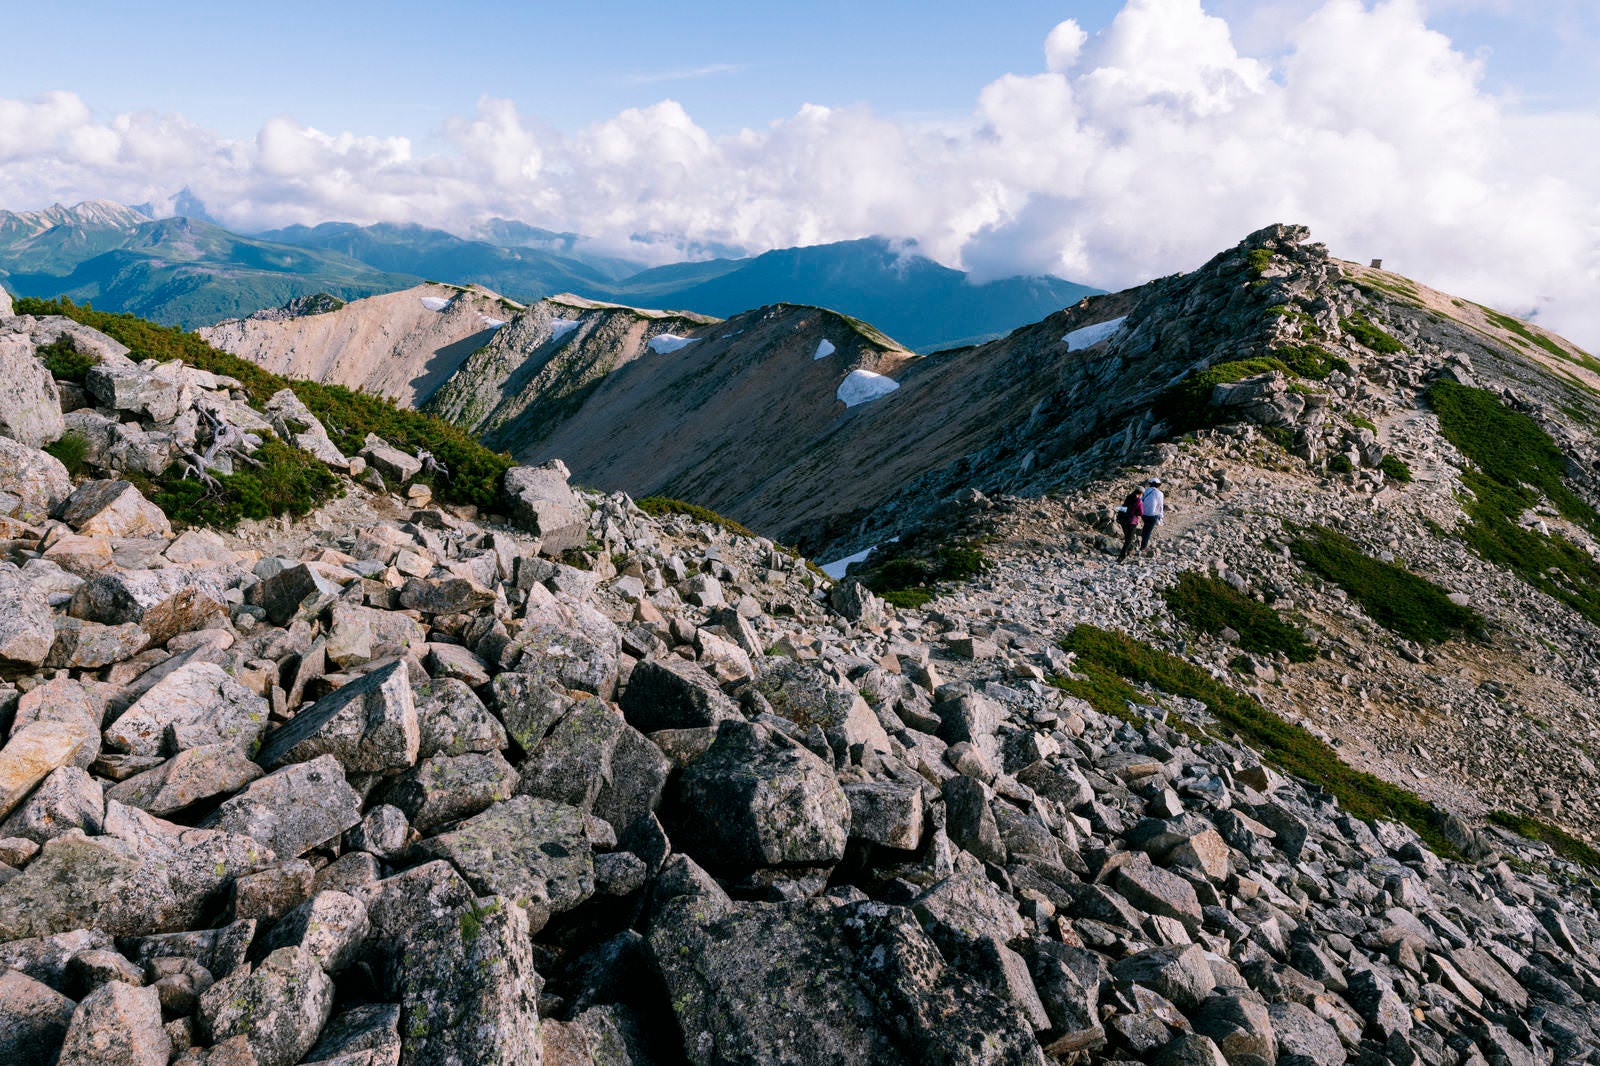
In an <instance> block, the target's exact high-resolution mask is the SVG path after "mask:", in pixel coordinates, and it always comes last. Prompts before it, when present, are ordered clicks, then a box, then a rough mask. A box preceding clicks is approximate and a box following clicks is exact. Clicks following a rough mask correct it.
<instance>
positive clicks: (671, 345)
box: [650, 333, 699, 355]
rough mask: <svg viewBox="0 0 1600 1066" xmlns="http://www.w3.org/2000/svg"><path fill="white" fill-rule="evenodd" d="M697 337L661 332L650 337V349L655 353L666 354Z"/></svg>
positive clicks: (693, 340)
mask: <svg viewBox="0 0 1600 1066" xmlns="http://www.w3.org/2000/svg"><path fill="white" fill-rule="evenodd" d="M698 339H699V338H698V337H680V336H678V335H677V334H676V333H663V334H661V335H660V336H657V337H651V338H650V350H651V351H652V352H655V353H656V354H657V355H666V354H667V353H668V352H675V351H677V350H678V349H679V348H682V347H684V346H685V345H689V344H693V343H694V342H695V341H696V340H698Z"/></svg>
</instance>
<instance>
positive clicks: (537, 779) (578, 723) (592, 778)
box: [517, 699, 628, 810]
mask: <svg viewBox="0 0 1600 1066" xmlns="http://www.w3.org/2000/svg"><path fill="white" fill-rule="evenodd" d="M627 728H628V725H627V723H626V722H624V721H623V720H622V716H621V715H620V714H618V713H617V712H616V711H614V710H613V709H612V708H611V707H610V706H609V705H608V704H606V703H604V702H602V701H601V700H596V699H590V700H584V701H583V702H581V703H579V704H578V705H577V706H576V707H574V708H573V709H572V710H570V711H568V712H567V714H566V715H565V716H563V717H562V718H561V720H560V721H558V722H556V723H555V725H554V726H553V727H552V728H551V730H550V732H549V733H547V734H546V735H545V737H544V739H542V740H540V741H539V742H538V743H537V744H535V745H534V746H533V750H532V751H530V752H528V757H527V758H526V759H524V760H523V761H522V763H521V765H520V766H519V767H518V773H519V774H520V775H521V783H520V784H519V785H518V787H517V791H519V792H522V793H524V794H526V795H529V796H542V797H544V798H545V799H549V800H555V801H556V802H557V803H566V804H569V805H571V806H573V807H581V808H583V809H584V810H589V809H590V808H592V807H593V805H594V801H595V797H596V796H598V795H599V794H600V788H601V786H602V785H603V784H605V782H606V781H608V780H610V779H611V777H612V770H611V753H612V751H614V750H615V749H616V746H617V742H618V739H619V738H620V737H621V735H622V731H623V730H625V729H627Z"/></svg>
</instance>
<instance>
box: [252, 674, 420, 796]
mask: <svg viewBox="0 0 1600 1066" xmlns="http://www.w3.org/2000/svg"><path fill="white" fill-rule="evenodd" d="M420 741H421V734H420V733H419V731H418V728H417V708H416V703H415V701H414V700H413V698H412V693H411V680H410V677H409V676H408V675H407V673H406V667H405V663H403V662H396V663H390V664H389V665H388V666H382V667H379V668H378V669H376V670H373V671H372V672H371V673H368V674H366V675H364V676H362V677H360V678H358V679H357V680H355V681H351V682H349V683H348V684H345V685H342V686H340V687H339V688H337V689H335V690H334V691H333V692H330V693H329V694H328V695H326V696H324V697H323V698H322V699H320V700H318V701H317V702H316V703H314V704H313V705H311V706H310V707H307V708H305V709H304V710H302V711H300V713H298V714H296V715H295V716H294V718H292V719H290V721H289V722H288V723H286V724H284V725H282V726H279V727H278V728H277V729H275V730H273V731H272V732H271V733H269V734H267V736H266V738H265V739H264V740H263V741H262V744H261V751H260V752H259V753H258V756H257V759H258V761H259V762H260V763H261V765H263V766H267V767H278V766H283V765H285V764H286V763H294V762H304V761H306V760H308V759H315V758H318V757H319V756H327V755H331V756H334V757H336V758H337V759H338V761H339V763H340V764H341V765H342V766H343V767H344V768H345V769H347V770H351V771H367V772H372V773H382V772H384V771H386V770H402V769H405V768H406V767H408V766H410V765H412V764H413V763H415V762H416V761H417V748H418V745H419V743H420Z"/></svg>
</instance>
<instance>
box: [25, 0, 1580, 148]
mask: <svg viewBox="0 0 1600 1066" xmlns="http://www.w3.org/2000/svg"><path fill="white" fill-rule="evenodd" d="M1313 6H1314V5H1313V4H1311V3H1303V2H1296V0H1287V2H1262V0H1216V2H1213V3H1210V4H1208V5H1207V7H1208V10H1210V11H1211V12H1213V13H1214V14H1217V15H1220V16H1222V17H1224V18H1227V19H1228V20H1229V22H1230V23H1232V24H1233V25H1234V27H1235V32H1236V36H1237V37H1238V38H1239V39H1240V40H1241V42H1242V43H1243V44H1245V45H1246V46H1250V45H1253V44H1256V43H1264V44H1269V46H1270V38H1271V36H1272V34H1271V33H1270V30H1271V29H1272V28H1273V27H1275V26H1276V25H1278V24H1279V23H1280V22H1281V21H1283V20H1285V19H1292V18H1295V17H1297V16H1299V15H1300V14H1302V13H1303V12H1304V11H1306V10H1308V9H1310V8H1311V7H1313ZM1121 7H1122V3H1121V0H1093V2H1084V0H1078V2H1066V3H1062V2H1054V3H1046V2H1042V0H1009V2H1005V0H1002V2H999V3H987V4H980V5H974V4H972V3H971V2H970V0H920V2H907V0H878V2H868V3H862V2H846V0H815V2H812V3H808V4H804V5H796V4H792V3H781V4H779V3H762V2H755V3H751V2H744V3H739V2H720V0H719V2H699V3H693V4H682V3H679V4H661V3H648V2H633V0H630V2H622V0H595V2H591V3H587V4H573V3H560V4H552V3H529V4H504V3H500V4H494V3H483V2H470V0H469V2H457V3H452V4H439V3H428V4H422V3H411V2H401V3H373V2H370V0H368V2H353V3H351V2H334V3H304V2H288V3H276V4H271V5H256V4H250V5H245V4H228V3H220V4H219V3H216V2H215V0H212V2H207V3H199V2H193V0H183V2H174V3H159V4H152V3H140V2H128V0H123V2H118V3H107V2H86V3H71V4H66V3H37V2H34V3H10V2H8V3H4V4H0V10H3V11H4V14H5V22H6V25H7V26H8V27H9V31H10V34H11V35H13V36H14V37H15V39H17V40H26V41H32V42H39V43H40V44H41V45H42V46H39V47H30V48H24V49H16V50H14V51H10V52H9V53H8V55H7V58H6V63H5V64H4V65H3V66H0V97H29V96H33V95H36V94H38V93H40V92H43V91H46V90H50V89H67V90H71V91H73V92H76V93H78V94H79V95H80V96H82V97H83V98H84V100H85V101H86V102H87V103H88V105H89V106H90V107H91V108H92V109H94V111H95V112H96V113H107V114H109V113H112V112H117V111H129V110H139V109H152V110H155V111H163V112H166V111H171V112H181V113H182V114H184V115H186V116H187V117H189V118H191V119H193V120H195V121H197V122H200V123H202V124H204V125H206V126H209V127H211V128H213V129H215V130H217V131H218V132H220V133H223V134H225V135H228V136H233V137H249V136H253V135H254V133H255V131H256V130H257V129H258V128H259V126H260V125H261V123H262V122H263V121H264V120H266V119H267V118H270V117H272V116H274V115H283V114H286V115H291V116H293V117H294V118H295V119H297V120H298V121H300V122H302V123H305V124H308V125H311V126H316V127H318V128H320V129H325V130H344V129H352V130H360V131H366V132H382V133H385V134H404V135H406V136H409V137H412V138H414V139H416V140H418V141H422V140H424V139H426V138H428V137H429V136H430V135H432V134H434V133H436V132H437V130H438V127H439V125H440V124H441V123H442V122H443V121H444V120H445V119H446V117H447V116H450V115H457V114H463V113H466V112H469V111H471V109H472V107H473V105H474V103H475V101H477V99H478V98H479V97H480V96H482V95H485V94H487V95H490V96H495V97H505V98H508V99H511V100H514V101H516V102H517V104H518V105H519V106H520V107H521V108H522V109H523V110H524V111H526V112H528V113H530V114H533V115H537V116H538V117H539V118H540V119H542V120H543V121H544V122H546V123H549V124H550V125H552V126H554V127H555V128H557V129H561V130H565V131H572V130H575V129H577V128H579V127H581V126H584V125H587V124H589V123H591V122H595V121H598V120H601V119H604V118H606V117H609V116H611V115H613V114H615V113H617V112H618V111H621V110H622V109H624V108H627V107H639V106H645V105H648V104H651V103H654V102H656V101H658V100H660V99H662V98H663V97H671V98H673V99H676V100H678V101H680V102H681V103H682V104H683V105H684V107H685V109H686V110H687V111H688V112H689V113H690V114H691V115H693V116H694V117H695V119H696V121H697V122H698V123H699V124H700V125H701V126H702V127H704V128H705V129H707V130H708V131H710V132H712V133H718V134H720V133H726V132H730V131H732V130H735V129H738V128H740V127H745V126H760V125H764V124H765V123H766V122H768V121H770V120H771V119H773V118H776V117H779V116H784V115H789V114H792V113H793V112H794V111H795V110H796V109H798V108H799V107H800V106H801V105H802V104H805V103H816V104H825V105H828V106H835V107H836V106H842V105H846V104H852V103H860V102H865V103H868V104H870V105H871V106H872V107H873V108H874V110H876V111H877V112H879V113H881V114H884V115H887V116H892V117H906V118H916V117H919V116H927V115H940V114H947V113H952V112H960V111H964V110H965V109H967V108H968V107H970V105H971V101H972V98H973V96H974V95H975V94H976V93H977V91H978V90H979V89H980V88H981V87H982V86H983V85H985V84H987V83H988V82H989V81H991V80H992V79H993V78H995V77H996V76H997V75H999V74H1002V73H1005V72H1016V71H1026V70H1031V69H1033V68H1034V67H1036V66H1037V64H1038V62H1039V53H1040V43H1041V41H1043V39H1044V37H1045V35H1046V34H1047V33H1048V32H1049V31H1050V29H1051V27H1053V26H1055V25H1056V24H1057V23H1058V22H1060V21H1061V20H1062V19H1065V18H1073V19H1075V20H1077V22H1078V23H1079V25H1081V26H1082V27H1083V28H1084V29H1085V30H1086V31H1088V32H1089V33H1091V34H1093V33H1096V32H1098V31H1100V30H1102V29H1104V28H1105V26H1106V25H1107V24H1108V23H1109V22H1110V21H1111V19H1112V18H1113V17H1114V16H1115V15H1116V13H1117V12H1118V11H1119V10H1120V9H1121ZM1425 10H1426V11H1427V12H1428V15H1429V24H1430V25H1431V26H1433V27H1434V28H1436V29H1439V30H1441V31H1442V32H1444V33H1445V34H1446V35H1447V36H1449V37H1450V38H1451V39H1452V40H1453V41H1454V43H1455V44H1456V46H1457V47H1458V48H1459V49H1460V50H1462V51H1463V52H1465V53H1466V54H1468V55H1472V56H1475V57H1478V58H1481V59H1482V60H1483V61H1484V63H1485V65H1486V70H1485V85H1486V87H1487V88H1489V89H1490V90H1492V91H1494V92H1496V93H1501V94H1505V95H1507V96H1510V97H1513V98H1517V99H1520V100H1521V101H1522V102H1523V106H1527V107H1530V108H1534V109H1542V108H1547V107H1552V106H1572V107H1591V108H1592V107H1594V106H1596V104H1597V103H1600V64H1596V63H1595V62H1594V55H1595V52H1596V49H1597V47H1600V3H1595V2H1593V0H1539V2H1538V3H1532V4H1528V3H1524V4H1512V3H1507V2H1501V0H1444V2H1438V0H1436V2H1434V3H1431V4H1426V5H1425ZM52 41H59V42H60V43H59V44H58V45H52V44H51V43H50V42H52Z"/></svg>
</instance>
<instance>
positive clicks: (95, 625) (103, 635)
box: [44, 615, 150, 670]
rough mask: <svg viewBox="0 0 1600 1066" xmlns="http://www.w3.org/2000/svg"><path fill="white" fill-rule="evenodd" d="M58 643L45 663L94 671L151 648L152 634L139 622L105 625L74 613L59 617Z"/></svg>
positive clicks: (126, 659) (57, 620)
mask: <svg viewBox="0 0 1600 1066" xmlns="http://www.w3.org/2000/svg"><path fill="white" fill-rule="evenodd" d="M54 621H55V631H56V632H55V642H54V643H53V644H51V645H50V655H49V656H48V657H47V658H46V659H45V661H44V665H45V666H49V667H55V668H58V669H59V668H62V667H66V668H68V669H89V670H94V669H98V668H100V667H102V666H111V665H113V664H114V663H121V662H127V661H128V660H129V659H131V658H133V657H134V656H135V655H137V654H139V652H140V651H141V650H142V649H144V648H146V647H148V646H149V644H150V636H149V634H147V633H146V632H145V631H144V630H143V629H142V628H141V627H140V626H139V624H138V623H137V622H124V623H123V624H122V625H116V626H105V625H101V624H100V623H99V622H87V621H84V620H83V619H81V618H73V617H71V616H70V615H62V616H57V617H56V618H55V619H54Z"/></svg>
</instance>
